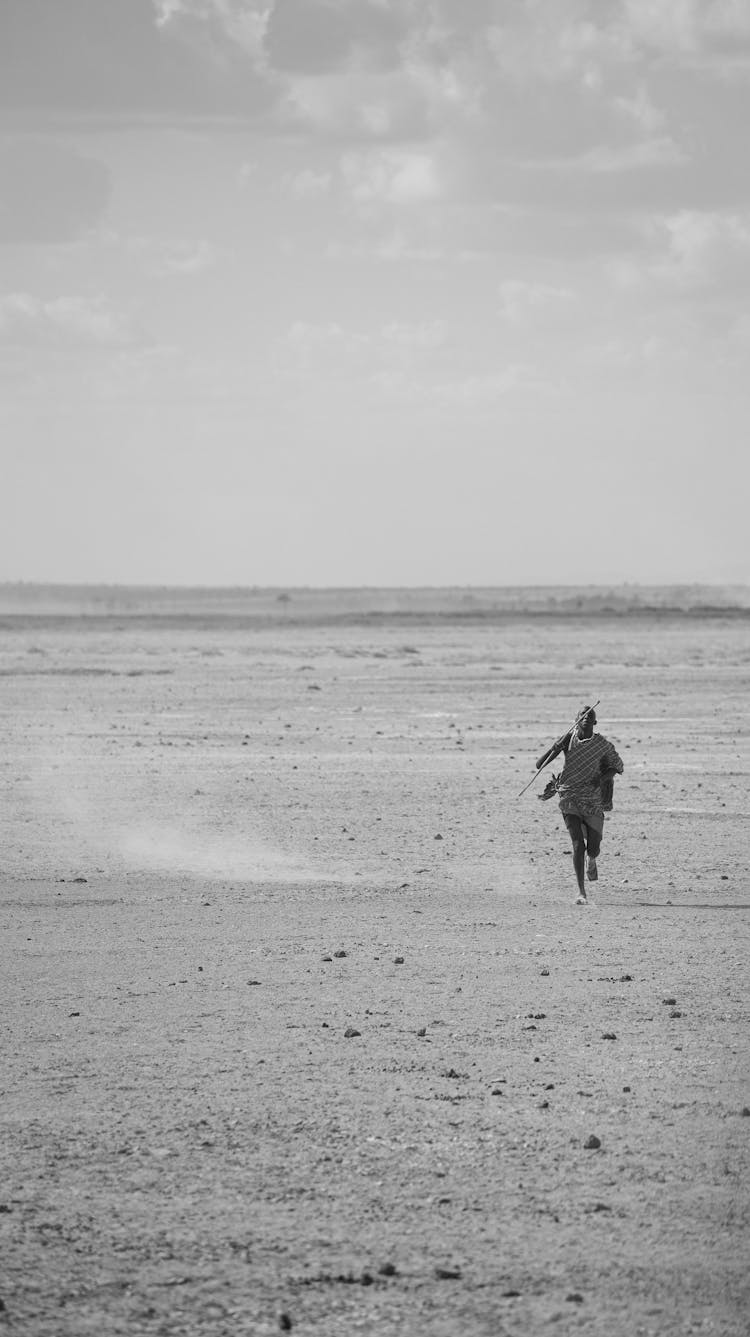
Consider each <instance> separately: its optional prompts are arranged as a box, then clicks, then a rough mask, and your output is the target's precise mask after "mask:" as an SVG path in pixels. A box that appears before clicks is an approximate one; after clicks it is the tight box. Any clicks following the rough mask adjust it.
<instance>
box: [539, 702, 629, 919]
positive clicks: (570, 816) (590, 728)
mask: <svg viewBox="0 0 750 1337" xmlns="http://www.w3.org/2000/svg"><path fill="white" fill-rule="evenodd" d="M595 724H596V711H595V710H594V707H593V706H591V707H588V706H584V707H583V709H582V710H581V712H580V714H579V716H578V721H577V723H576V724H575V725H574V727H573V728H572V729H571V730H570V732H569V733H567V734H566V735H565V737H564V738H562V739H560V740H559V741H558V742H557V743H555V745H554V747H551V748H550V749H549V751H548V752H545V753H544V755H543V756H542V757H540V758H539V760H538V762H537V763H536V768H537V770H539V769H540V768H541V767H542V766H545V765H546V764H547V762H549V761H552V760H553V758H554V757H556V756H558V755H559V753H560V752H564V753H565V765H564V766H563V769H562V772H561V774H560V777H559V779H557V780H553V781H551V782H550V784H549V785H548V786H547V789H548V790H550V789H551V790H552V792H556V793H557V796H558V798H559V800H560V811H561V813H562V815H563V821H564V822H565V825H566V826H567V828H568V832H569V834H570V838H571V840H572V842H573V867H574V868H575V874H576V880H577V882H578V900H577V901H576V905H585V904H586V885H585V882H584V876H583V875H584V864H585V862H586V856H587V855H588V864H587V867H586V872H587V874H588V879H589V882H596V880H597V878H598V876H599V873H598V870H597V866H596V860H597V858H598V856H599V850H600V849H601V844H602V835H603V832H604V812H605V810H606V811H608V812H609V811H611V809H612V782H613V778H614V776H615V775H622V772H623V765H622V760H621V758H620V757H619V756H618V754H617V752H616V751H615V749H614V748H613V746H612V744H611V743H610V742H609V739H607V738H605V737H604V735H603V734H600V733H597V734H595V733H594V725H595ZM551 796H552V795H551V793H549V794H548V793H547V792H546V791H545V793H544V794H543V795H541V797H551Z"/></svg>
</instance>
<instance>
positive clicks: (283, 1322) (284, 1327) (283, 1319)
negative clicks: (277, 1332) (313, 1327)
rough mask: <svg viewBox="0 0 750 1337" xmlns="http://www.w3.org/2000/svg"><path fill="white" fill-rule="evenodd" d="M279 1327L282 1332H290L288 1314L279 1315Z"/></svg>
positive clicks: (290, 1325)
mask: <svg viewBox="0 0 750 1337" xmlns="http://www.w3.org/2000/svg"><path fill="white" fill-rule="evenodd" d="M279 1327H280V1328H281V1331H282V1332H291V1331H292V1320H291V1319H290V1317H289V1315H288V1314H279Z"/></svg>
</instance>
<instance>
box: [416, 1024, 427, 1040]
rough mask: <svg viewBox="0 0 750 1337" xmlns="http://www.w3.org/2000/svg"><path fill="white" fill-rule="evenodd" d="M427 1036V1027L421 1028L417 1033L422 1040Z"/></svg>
mask: <svg viewBox="0 0 750 1337" xmlns="http://www.w3.org/2000/svg"><path fill="white" fill-rule="evenodd" d="M426 1034H427V1027H426V1026H420V1028H419V1030H418V1031H417V1035H418V1036H419V1037H420V1039H422V1037H423V1036H425V1035H426Z"/></svg>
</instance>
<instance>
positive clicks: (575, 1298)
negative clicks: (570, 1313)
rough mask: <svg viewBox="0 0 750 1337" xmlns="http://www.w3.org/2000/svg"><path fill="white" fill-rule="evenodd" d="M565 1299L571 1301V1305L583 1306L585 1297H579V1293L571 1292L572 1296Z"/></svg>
mask: <svg viewBox="0 0 750 1337" xmlns="http://www.w3.org/2000/svg"><path fill="white" fill-rule="evenodd" d="M565 1299H566V1300H569V1301H570V1303H571V1304H576V1305H582V1304H583V1296H582V1295H579V1294H578V1291H571V1292H570V1295H566V1296H565Z"/></svg>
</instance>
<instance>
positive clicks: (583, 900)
mask: <svg viewBox="0 0 750 1337" xmlns="http://www.w3.org/2000/svg"><path fill="white" fill-rule="evenodd" d="M576 905H588V899H587V897H586V892H585V891H582V892H581V894H580V895H579V897H578V900H577V901H576Z"/></svg>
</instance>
